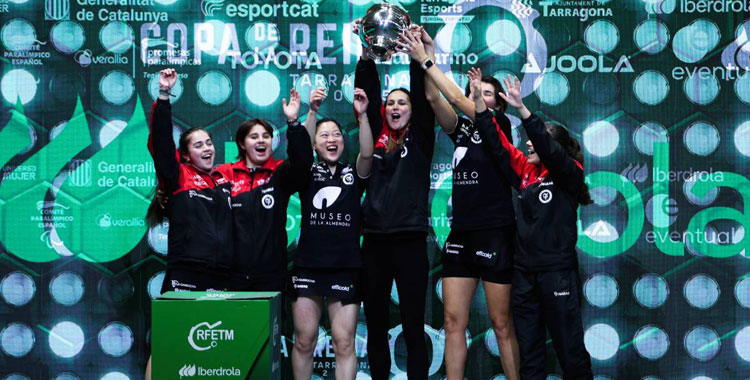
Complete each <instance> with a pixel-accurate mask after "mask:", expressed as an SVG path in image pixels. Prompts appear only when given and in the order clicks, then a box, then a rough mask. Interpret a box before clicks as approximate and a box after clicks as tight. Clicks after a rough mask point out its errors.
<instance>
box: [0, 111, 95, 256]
mask: <svg viewBox="0 0 750 380" xmlns="http://www.w3.org/2000/svg"><path fill="white" fill-rule="evenodd" d="M89 145H91V136H90V135H89V126H88V123H87V122H86V115H85V113H84V111H83V106H82V105H81V99H80V98H78V99H77V101H76V107H75V110H74V111H73V116H72V117H71V118H70V120H69V121H68V123H67V125H66V127H65V129H64V130H63V131H62V133H60V135H59V136H57V138H55V139H54V140H53V141H51V142H50V143H49V144H47V145H46V146H45V147H44V148H42V149H41V150H40V151H39V152H37V153H36V154H35V155H34V156H32V157H30V158H29V159H28V160H26V161H25V162H24V163H22V164H21V165H19V166H18V167H17V168H16V169H15V170H14V171H13V172H12V173H11V174H10V176H9V177H8V178H7V179H6V180H5V181H3V182H2V184H0V198H2V199H5V200H6V202H7V203H6V204H5V205H2V206H0V207H1V208H0V215H2V229H0V235H1V236H2V240H3V244H4V245H5V248H6V249H8V251H9V252H10V253H12V254H14V255H15V256H17V257H19V258H21V259H23V260H27V261H32V262H40V263H41V262H49V261H53V260H56V259H58V258H60V255H61V254H63V255H64V254H67V253H58V251H59V252H64V251H65V250H64V247H63V245H62V242H61V241H60V240H59V239H58V238H57V237H56V236H55V235H54V234H51V229H52V228H53V227H54V228H55V229H56V230H57V231H62V230H73V229H75V228H77V225H76V221H77V220H79V219H80V216H79V215H78V214H77V210H75V209H72V208H71V207H70V206H69V205H71V204H77V201H76V200H75V199H73V198H70V197H69V196H68V195H66V194H65V193H64V192H60V193H58V194H57V200H62V199H65V200H68V202H67V204H68V205H62V204H60V203H58V201H57V200H56V201H54V202H45V201H44V198H45V196H46V194H47V192H48V191H49V190H50V189H52V190H53V191H54V190H57V189H55V188H54V186H53V185H52V181H53V180H54V178H55V177H56V176H57V174H58V173H59V172H60V170H61V169H62V168H63V167H64V166H65V165H66V164H67V163H68V161H69V160H70V159H71V158H72V157H74V156H75V155H76V154H78V153H79V152H80V151H81V150H83V149H84V148H86V147H87V146H89ZM23 173H34V175H33V176H28V175H22V174H23Z"/></svg>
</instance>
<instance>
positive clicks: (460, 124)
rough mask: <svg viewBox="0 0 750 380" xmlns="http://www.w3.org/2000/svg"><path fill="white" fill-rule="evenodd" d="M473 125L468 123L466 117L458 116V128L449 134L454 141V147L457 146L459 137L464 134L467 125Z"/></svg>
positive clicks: (454, 128)
mask: <svg viewBox="0 0 750 380" xmlns="http://www.w3.org/2000/svg"><path fill="white" fill-rule="evenodd" d="M469 124H471V121H468V122H467V119H466V117H465V116H457V117H456V126H455V127H453V132H451V133H447V135H448V138H449V139H451V141H453V145H456V142H457V141H458V136H459V135H460V134H462V133H464V132H463V130H462V128H465V126H466V125H469Z"/></svg>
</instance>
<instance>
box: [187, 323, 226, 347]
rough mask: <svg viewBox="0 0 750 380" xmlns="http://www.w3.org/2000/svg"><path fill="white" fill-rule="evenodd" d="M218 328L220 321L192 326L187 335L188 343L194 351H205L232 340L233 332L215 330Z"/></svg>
mask: <svg viewBox="0 0 750 380" xmlns="http://www.w3.org/2000/svg"><path fill="white" fill-rule="evenodd" d="M219 326H221V321H218V322H216V323H214V324H210V323H208V322H201V323H199V324H197V325H195V326H193V327H192V328H191V329H190V333H188V337H187V338H188V343H190V346H191V347H193V349H195V350H196V351H206V350H210V349H212V348H214V347H216V346H218V345H219V342H220V341H228V340H234V330H226V329H217V327H219Z"/></svg>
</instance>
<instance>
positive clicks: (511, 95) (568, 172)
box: [501, 75, 583, 188]
mask: <svg viewBox="0 0 750 380" xmlns="http://www.w3.org/2000/svg"><path fill="white" fill-rule="evenodd" d="M503 83H504V84H505V88H507V89H508V94H507V95H504V94H501V96H502V97H503V99H505V101H507V102H508V104H509V105H510V106H511V107H514V108H516V109H517V110H518V113H519V115H520V116H521V119H522V120H523V127H524V129H526V135H527V136H529V140H531V143H532V144H534V151H535V152H536V154H537V155H538V156H539V159H540V161H541V162H542V165H544V167H545V168H547V170H549V172H550V173H551V174H552V175H553V176H554V178H555V180H556V181H559V182H562V183H563V184H566V185H570V186H572V187H573V188H577V186H580V184H581V183H582V182H583V166H582V165H581V164H580V163H579V162H578V161H576V160H575V159H573V157H571V156H570V155H569V154H568V152H567V151H566V150H565V148H564V147H563V146H562V145H560V143H558V142H557V141H555V140H554V139H553V138H552V136H550V134H549V133H547V128H546V127H545V125H544V121H542V119H540V118H539V117H538V116H536V115H534V114H532V113H531V112H530V111H529V110H528V109H527V108H526V106H525V105H524V104H523V101H522V99H521V83H520V82H519V81H518V78H511V76H510V75H508V78H507V79H506V78H504V79H503Z"/></svg>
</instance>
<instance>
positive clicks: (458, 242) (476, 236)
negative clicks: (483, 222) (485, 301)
mask: <svg viewBox="0 0 750 380" xmlns="http://www.w3.org/2000/svg"><path fill="white" fill-rule="evenodd" d="M515 233H516V230H515V226H512V225H511V226H506V227H502V228H493V229H487V230H477V231H451V233H450V235H448V239H447V240H446V242H445V249H444V250H443V277H466V278H481V279H482V280H483V281H487V282H493V283H498V284H510V283H512V282H513V254H514V252H515V250H514V246H515V245H514V239H515Z"/></svg>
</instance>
